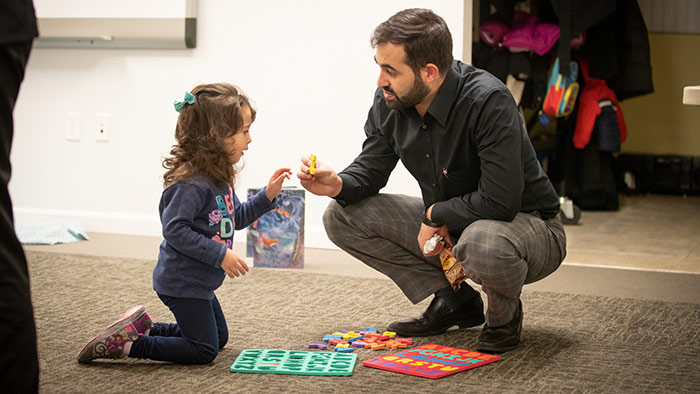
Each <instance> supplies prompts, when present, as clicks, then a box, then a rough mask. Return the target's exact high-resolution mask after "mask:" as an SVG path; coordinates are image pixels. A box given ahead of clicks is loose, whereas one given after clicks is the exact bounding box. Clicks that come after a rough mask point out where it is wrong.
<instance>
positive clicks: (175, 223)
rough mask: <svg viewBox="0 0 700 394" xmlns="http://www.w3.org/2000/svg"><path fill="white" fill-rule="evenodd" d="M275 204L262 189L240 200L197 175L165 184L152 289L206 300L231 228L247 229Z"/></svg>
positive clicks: (218, 278)
mask: <svg viewBox="0 0 700 394" xmlns="http://www.w3.org/2000/svg"><path fill="white" fill-rule="evenodd" d="M273 207H274V203H273V202H270V200H268V198H267V195H266V194H265V188H263V189H262V190H261V191H260V192H259V193H257V194H256V195H254V196H253V197H251V198H250V199H248V201H246V202H244V203H241V202H240V201H239V200H238V197H237V196H236V194H235V193H234V192H233V189H232V188H231V187H230V186H229V185H225V186H223V187H217V186H215V185H214V183H212V182H211V181H210V180H209V179H208V178H206V177H203V176H198V177H195V178H193V179H190V180H187V181H178V182H175V183H173V184H171V185H170V186H168V187H167V188H166V189H165V190H164V191H163V195H162V196H161V199H160V206H159V211H160V220H161V223H162V225H163V238H164V240H163V242H162V243H161V245H160V253H159V254H158V263H157V264H156V267H155V268H154V269H153V289H154V290H155V291H156V292H158V293H159V294H163V295H168V296H171V297H182V298H198V299H211V298H212V297H213V296H214V290H216V289H217V288H219V286H221V283H222V282H223V281H224V278H225V277H226V273H225V272H224V270H223V269H222V268H221V262H222V261H223V259H224V255H225V254H226V249H232V247H233V234H234V229H235V230H241V229H244V228H246V227H248V226H249V225H250V224H252V223H253V222H254V221H255V220H257V219H258V218H259V217H260V216H262V215H263V214H264V213H265V212H267V211H269V210H271V209H272V208H273Z"/></svg>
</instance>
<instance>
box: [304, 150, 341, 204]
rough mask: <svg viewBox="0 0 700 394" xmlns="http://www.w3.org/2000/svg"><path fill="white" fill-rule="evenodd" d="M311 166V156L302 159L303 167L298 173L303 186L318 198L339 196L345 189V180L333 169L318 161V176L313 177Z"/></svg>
mask: <svg viewBox="0 0 700 394" xmlns="http://www.w3.org/2000/svg"><path fill="white" fill-rule="evenodd" d="M310 165H311V158H310V157H309V156H304V157H302V158H301V167H300V168H299V172H297V178H299V182H300V183H301V186H303V187H304V189H306V190H308V191H310V192H311V193H313V194H315V195H317V196H328V197H335V196H337V195H338V193H340V191H341V190H342V189H343V180H342V179H341V178H340V177H339V176H338V174H336V172H335V171H334V170H333V169H332V168H330V167H328V166H327V165H325V164H323V163H321V162H320V161H318V160H316V174H314V175H311V173H310V172H309V166H310Z"/></svg>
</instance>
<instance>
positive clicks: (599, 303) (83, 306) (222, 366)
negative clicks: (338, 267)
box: [27, 252, 700, 393]
mask: <svg viewBox="0 0 700 394" xmlns="http://www.w3.org/2000/svg"><path fill="white" fill-rule="evenodd" d="M27 257H28V260H29V268H30V275H31V283H32V292H33V293H32V297H33V301H34V308H35V316H36V322H37V332H38V342H39V357H40V364H41V377H40V389H41V392H43V393H83V392H103V393H122V392H141V391H143V392H182V393H191V392H202V393H228V392H284V393H287V392H342V393H345V392H392V393H393V392H397V393H398V392H401V393H407V392H410V393H422V392H425V393H428V392H430V393H436V392H445V393H447V392H456V391H468V392H546V393H551V392H635V393H639V392H688V393H698V392H700V367H698V366H699V365H700V324H699V323H700V306H699V305H696V304H688V303H669V302H654V301H644V300H633V299H625V298H613V297H602V296H586V295H576V294H560V293H550V292H542V291H528V290H527V287H526V288H525V290H524V292H523V296H522V300H523V307H524V314H525V320H524V323H523V342H522V346H521V347H520V348H519V349H517V350H515V351H512V352H508V353H505V354H504V355H502V360H501V361H498V362H495V363H492V364H489V365H485V366H482V367H479V368H476V369H472V370H468V371H464V372H460V373H458V374H455V375H451V376H448V377H445V378H442V379H437V380H433V379H425V378H420V377H413V376H408V375H403V374H397V373H392V372H387V371H382V370H378V369H374V368H367V367H363V366H361V365H360V364H361V361H362V360H367V359H369V358H373V357H376V356H378V355H380V354H387V353H388V351H377V352H373V351H371V350H367V349H359V350H356V351H355V352H356V354H358V363H357V365H356V366H355V369H354V372H353V375H352V376H348V377H323V376H322V377H315V376H311V377H309V376H295V375H271V374H243V373H231V372H229V367H230V366H231V364H232V363H233V361H234V360H235V359H236V356H237V355H238V354H239V353H240V352H241V350H243V349H290V350H306V345H307V344H309V343H313V342H318V341H319V340H320V339H321V338H322V337H323V335H325V334H329V333H331V332H333V331H338V330H349V329H364V328H366V327H378V328H379V329H384V328H385V327H386V325H387V324H388V322H390V321H393V320H395V319H399V318H404V317H407V316H413V315H417V314H419V313H420V312H421V311H422V310H423V309H424V308H425V306H426V302H423V303H421V304H419V305H415V306H414V305H411V304H410V303H409V302H408V301H407V300H406V299H405V298H404V297H403V295H402V294H401V292H400V290H398V288H397V287H396V286H395V285H394V284H393V283H391V282H390V281H388V280H382V279H359V278H348V277H334V276H329V275H320V274H309V273H305V272H304V271H303V270H296V271H290V270H276V269H262V268H258V269H255V268H254V269H253V270H251V272H250V273H249V274H248V275H246V276H245V277H242V278H238V279H230V278H229V279H227V280H226V281H225V282H224V285H223V286H222V287H221V288H220V289H219V291H218V292H217V295H218V297H219V300H220V301H221V304H222V308H223V309H224V313H225V314H226V317H227V320H228V323H229V329H230V340H229V343H228V345H227V346H226V347H225V348H224V349H223V350H222V351H221V353H220V354H219V356H218V358H217V359H216V360H215V362H214V363H212V364H210V365H205V366H183V365H173V364H169V363H162V362H154V361H147V360H135V359H124V360H100V361H95V362H93V363H92V364H88V365H83V364H78V363H77V362H76V356H77V353H78V351H79V350H80V349H81V347H82V346H83V345H84V344H85V342H86V341H88V340H89V339H90V338H92V337H93V336H94V335H96V334H97V333H98V332H99V331H101V330H102V329H103V328H104V327H105V326H106V325H108V324H110V323H111V322H112V321H114V320H115V319H116V318H117V317H118V316H119V315H120V314H121V313H122V312H124V311H125V310H126V309H127V308H128V307H130V306H132V305H134V304H145V305H146V307H147V308H148V312H149V314H150V315H151V317H152V318H153V319H154V320H156V321H158V320H160V321H171V320H172V315H171V314H170V312H169V311H168V309H167V308H166V307H165V306H164V305H163V304H162V303H161V302H160V300H159V299H158V298H157V296H156V295H155V293H154V292H153V290H152V288H151V271H152V269H153V266H154V264H155V262H154V261H150V260H136V259H118V258H101V257H89V256H79V255H65V254H56V253H43V252H28V253H27ZM478 334H479V330H478V329H472V330H468V331H450V332H448V333H446V334H443V335H439V336H434V337H429V338H417V339H416V342H415V344H417V345H420V344H427V343H437V344H441V345H446V346H454V347H460V348H465V349H474V346H475V343H476V340H477V337H478Z"/></svg>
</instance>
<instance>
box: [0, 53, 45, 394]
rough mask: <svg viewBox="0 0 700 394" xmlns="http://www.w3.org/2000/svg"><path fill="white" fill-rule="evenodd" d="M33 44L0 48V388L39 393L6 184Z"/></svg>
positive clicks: (22, 264)
mask: <svg viewBox="0 0 700 394" xmlns="http://www.w3.org/2000/svg"><path fill="white" fill-rule="evenodd" d="M31 46H32V42H31V41H27V42H20V43H16V44H7V45H2V46H0V75H2V76H3V77H2V84H1V85H0V245H1V247H0V349H2V351H1V352H0V387H2V388H3V390H6V391H7V392H22V393H32V392H38V390H39V359H38V353H37V336H36V324H35V320H34V308H33V306H32V301H31V291H30V281H29V273H28V269H27V260H26V257H25V255H24V251H23V249H22V245H21V244H20V242H19V240H18V239H17V237H16V236H15V231H14V220H13V211H12V201H11V199H10V195H9V191H8V189H7V185H8V183H9V180H10V174H11V165H10V148H11V146H12V137H13V119H12V117H13V111H14V105H15V100H16V99H17V95H18V93H19V88H20V85H21V83H22V80H23V79H24V70H25V67H26V64H27V60H28V58H29V53H30V51H31Z"/></svg>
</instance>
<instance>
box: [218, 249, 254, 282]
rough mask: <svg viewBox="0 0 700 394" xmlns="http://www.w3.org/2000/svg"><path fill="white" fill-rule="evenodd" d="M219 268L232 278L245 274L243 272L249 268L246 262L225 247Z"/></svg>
mask: <svg viewBox="0 0 700 394" xmlns="http://www.w3.org/2000/svg"><path fill="white" fill-rule="evenodd" d="M221 268H222V269H223V270H224V271H225V272H226V274H228V276H230V277H232V278H233V277H236V278H237V277H239V276H241V275H245V273H246V272H248V271H249V270H250V269H249V268H248V264H246V263H245V261H244V260H243V259H242V258H240V257H238V255H237V254H236V253H234V252H233V250H231V249H226V254H225V255H224V261H222V262H221Z"/></svg>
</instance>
